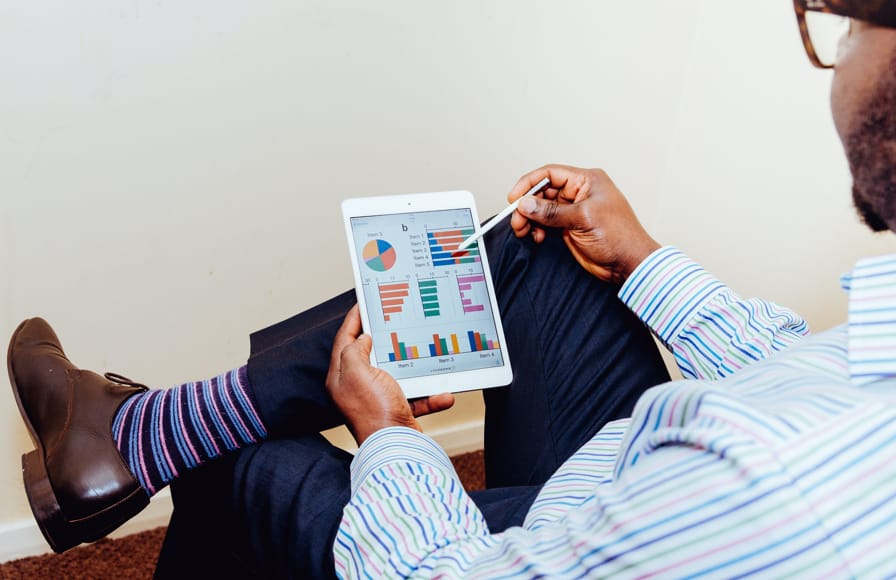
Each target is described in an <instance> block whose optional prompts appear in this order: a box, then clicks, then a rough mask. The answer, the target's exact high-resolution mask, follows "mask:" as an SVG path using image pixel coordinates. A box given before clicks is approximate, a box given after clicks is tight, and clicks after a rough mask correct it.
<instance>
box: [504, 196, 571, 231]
mask: <svg viewBox="0 0 896 580" xmlns="http://www.w3.org/2000/svg"><path fill="white" fill-rule="evenodd" d="M517 211H518V212H519V213H520V215H522V216H523V217H525V218H528V219H530V220H532V221H534V222H536V223H539V224H541V225H543V226H548V227H552V228H563V229H576V228H577V227H578V226H579V225H580V224H579V221H580V219H581V218H580V216H579V208H577V207H576V206H575V205H574V204H569V203H562V202H558V201H557V200H555V199H540V198H537V197H527V198H524V199H523V200H522V201H520V205H519V207H518V208H517Z"/></svg>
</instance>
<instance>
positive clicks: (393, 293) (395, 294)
mask: <svg viewBox="0 0 896 580" xmlns="http://www.w3.org/2000/svg"><path fill="white" fill-rule="evenodd" d="M407 295H408V290H407V288H405V289H404V290H387V291H382V290H380V298H401V297H402V296H407Z"/></svg>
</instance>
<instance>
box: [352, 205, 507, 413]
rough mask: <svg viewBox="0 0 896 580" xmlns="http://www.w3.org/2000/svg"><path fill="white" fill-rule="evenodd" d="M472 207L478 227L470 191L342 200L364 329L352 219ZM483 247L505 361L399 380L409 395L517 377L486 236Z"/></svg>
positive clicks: (367, 322) (374, 359)
mask: <svg viewBox="0 0 896 580" xmlns="http://www.w3.org/2000/svg"><path fill="white" fill-rule="evenodd" d="M458 209H464V210H469V211H470V215H471V217H472V219H473V224H476V227H478V224H479V216H478V213H477V212H476V202H475V199H474V197H473V194H472V193H470V192H469V191H443V192H432V193H413V194H406V195H389V196H378V197H358V198H350V199H346V200H344V201H343V202H342V216H343V222H344V225H345V232H346V240H347V241H348V245H349V256H350V258H351V264H352V275H353V276H354V279H355V295H356V296H357V299H358V304H359V305H360V311H361V324H362V326H363V328H364V332H366V333H368V334H369V333H370V332H371V328H372V327H371V324H370V320H369V312H368V305H367V302H366V297H365V296H364V291H363V290H362V282H363V281H362V274H361V267H360V262H359V259H358V255H357V250H356V248H357V245H356V243H355V237H354V232H353V231H352V222H351V220H352V218H360V217H373V216H388V215H396V214H407V213H416V212H428V211H439V210H458ZM475 244H478V247H479V256H480V262H481V264H482V269H483V272H484V274H485V283H486V288H487V291H488V299H489V303H490V305H491V310H492V322H493V323H494V326H495V329H496V332H497V335H498V341H499V350H500V352H501V357H502V361H503V364H502V365H501V366H497V367H489V368H483V369H475V370H459V371H452V372H447V373H439V374H434V375H427V376H421V377H411V378H401V379H396V380H397V381H398V384H399V385H400V386H401V388H402V390H403V391H404V393H405V395H406V396H407V397H408V398H409V399H413V398H417V397H423V396H428V395H434V394H438V393H444V392H454V393H456V392H462V391H470V390H477V389H486V388H491V387H498V386H504V385H508V384H510V382H511V381H512V380H513V371H512V368H511V364H510V356H509V353H508V350H507V340H506V338H505V336H504V326H503V324H502V322H501V315H500V310H499V309H498V302H497V299H496V295H495V288H494V283H493V281H492V275H491V270H490V269H489V263H488V256H487V255H486V254H487V253H486V250H485V242H484V240H483V239H480V240H478V241H477V242H475ZM370 363H371V365H373V366H375V367H378V366H379V365H378V363H377V357H376V352H375V351H374V350H371V353H370Z"/></svg>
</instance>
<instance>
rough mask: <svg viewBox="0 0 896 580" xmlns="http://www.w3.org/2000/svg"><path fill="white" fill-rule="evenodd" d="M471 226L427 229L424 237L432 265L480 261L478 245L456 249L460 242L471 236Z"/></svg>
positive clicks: (440, 265) (442, 265) (443, 265)
mask: <svg viewBox="0 0 896 580" xmlns="http://www.w3.org/2000/svg"><path fill="white" fill-rule="evenodd" d="M475 231H476V230H474V229H473V228H451V229H444V230H427V231H426V239H427V242H428V243H429V253H430V257H431V258H432V265H433V267H445V266H458V265H461V264H475V263H477V262H479V261H480V259H479V247H478V246H475V247H472V248H468V249H466V250H463V251H458V250H457V247H458V246H460V243H461V242H462V241H464V240H465V239H467V238H468V237H470V236H472V235H473V233H474V232H475Z"/></svg>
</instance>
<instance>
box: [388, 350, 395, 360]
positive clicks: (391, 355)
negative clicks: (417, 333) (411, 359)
mask: <svg viewBox="0 0 896 580" xmlns="http://www.w3.org/2000/svg"><path fill="white" fill-rule="evenodd" d="M389 362H395V353H394V352H390V353H389Z"/></svg>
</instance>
